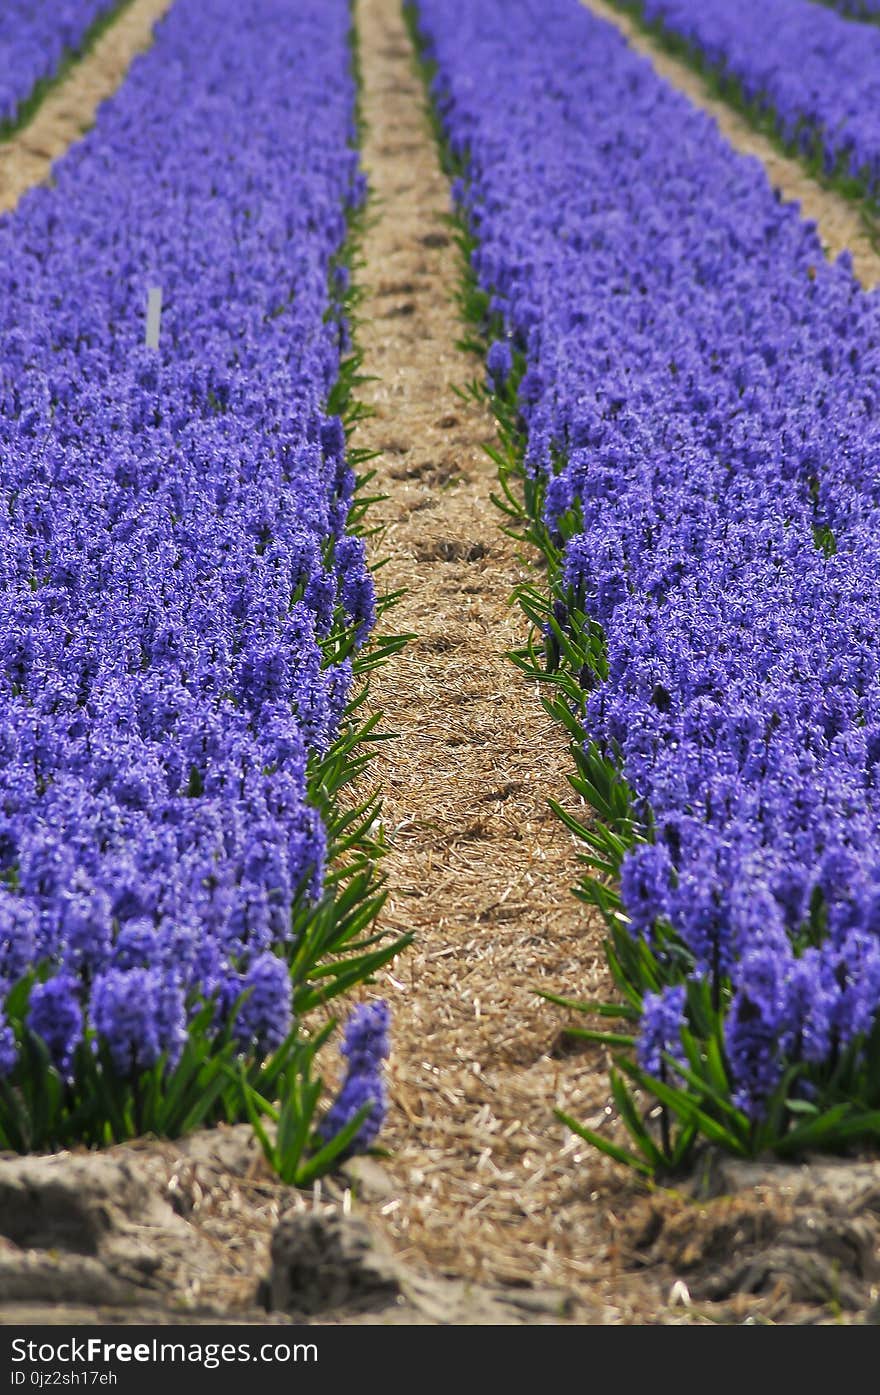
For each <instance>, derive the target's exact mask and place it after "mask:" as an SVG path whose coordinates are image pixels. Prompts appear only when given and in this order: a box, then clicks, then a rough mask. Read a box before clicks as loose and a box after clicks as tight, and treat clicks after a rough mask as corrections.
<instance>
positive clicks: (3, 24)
mask: <svg viewBox="0 0 880 1395" xmlns="http://www.w3.org/2000/svg"><path fill="white" fill-rule="evenodd" d="M118 4H119V0H64V4H62V5H59V3H58V0H3V5H2V8H0V129H2V127H3V126H5V125H7V124H8V123H12V122H14V121H15V118H16V114H17V112H18V110H19V107H21V106H22V104H23V103H24V102H26V101H27V99H28V97H29V96H30V95H31V92H32V91H33V89H34V87H35V86H36V84H37V83H38V82H40V81H41V80H46V79H48V78H51V77H54V75H55V73H56V72H57V71H58V69H59V67H60V66H61V63H62V61H63V60H64V58H65V56H66V55H67V54H68V53H71V52H76V51H77V49H78V48H79V47H80V45H81V44H82V42H83V39H84V38H85V36H86V34H87V33H88V31H89V29H91V27H92V25H93V24H94V23H95V22H96V20H98V19H100V18H101V17H102V16H103V15H106V14H109V12H110V11H111V10H113V9H115V8H116V6H117V5H118Z"/></svg>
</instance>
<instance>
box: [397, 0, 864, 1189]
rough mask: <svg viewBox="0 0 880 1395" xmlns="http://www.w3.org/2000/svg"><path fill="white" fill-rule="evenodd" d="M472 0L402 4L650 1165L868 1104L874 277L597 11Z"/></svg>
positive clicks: (744, 1142) (813, 1133)
mask: <svg viewBox="0 0 880 1395" xmlns="http://www.w3.org/2000/svg"><path fill="white" fill-rule="evenodd" d="M502 8H503V7H502V6H501V5H500V4H499V5H494V6H493V5H492V4H489V5H485V6H482V7H480V9H479V11H474V10H472V9H471V7H469V6H468V5H466V4H464V3H456V2H455V0H423V3H421V4H420V5H419V9H418V12H419V19H420V23H421V25H422V35H423V41H424V44H425V54H426V57H427V58H428V59H429V60H430V62H431V64H432V65H433V67H434V68H435V69H436V73H435V76H434V80H433V87H432V92H433V96H434V100H435V103H436V106H437V110H438V113H439V116H440V120H441V122H442V129H443V133H444V136H445V139H446V142H447V147H448V151H449V156H450V159H451V161H452V163H453V165H454V166H455V167H457V168H458V170H459V178H458V183H457V197H458V201H459V206H460V208H461V210H462V216H463V220H464V223H465V226H466V229H467V235H468V237H469V239H470V243H469V245H472V251H471V257H470V264H471V268H472V272H473V276H474V281H475V293H474V305H473V307H472V308H473V309H475V311H476V313H477V315H478V316H480V315H481V316H482V324H483V328H485V327H486V326H487V325H489V326H491V327H492V330H493V332H494V334H495V336H496V337H495V339H494V342H493V343H492V345H491V347H490V349H489V353H488V359H487V363H488V369H489V374H490V378H491V381H492V385H493V388H494V391H495V393H496V395H497V397H498V406H499V410H500V413H501V416H502V420H506V422H507V426H508V444H509V446H511V448H512V451H513V460H514V468H515V464H516V459H517V447H518V445H519V437H520V436H521V446H522V450H523V457H522V458H523V468H524V479H523V484H524V486H525V492H526V499H527V501H528V503H529V505H530V507H531V510H532V519H531V520H530V522H531V523H532V536H533V537H535V538H536V539H538V540H540V541H542V542H543V544H544V547H545V551H547V554H548V557H549V558H550V562H551V567H552V568H553V569H554V570H555V572H556V584H555V590H554V596H553V601H552V607H551V608H550V609H549V610H548V611H547V613H546V617H545V633H546V636H547V653H548V659H549V664H550V667H551V668H558V667H560V666H561V667H562V668H563V669H565V668H567V669H568V671H569V682H568V685H567V686H566V687H565V688H564V692H565V700H566V704H569V703H570V705H573V706H574V708H575V710H576V711H579V713H580V717H579V732H580V740H581V741H582V742H583V743H584V744H583V748H582V749H581V751H580V753H579V760H580V765H581V775H580V780H579V782H578V784H577V786H576V787H577V788H578V789H579V790H580V792H581V793H583V794H585V795H586V796H587V797H588V798H589V799H590V801H591V802H592V803H593V805H594V807H595V809H596V811H597V813H599V814H600V816H601V817H603V819H604V822H605V827H606V832H605V834H604V835H603V834H602V833H601V832H600V833H597V831H596V829H595V828H589V829H588V828H584V829H582V830H581V831H582V832H583V834H584V836H585V837H586V838H587V839H588V840H589V842H590V844H591V846H592V848H593V850H594V856H593V860H594V872H595V873H596V874H597V876H596V879H594V881H593V883H592V891H593V895H594V896H595V898H596V899H597V900H598V902H599V904H600V905H601V906H602V907H603V909H604V910H605V911H606V914H607V915H608V919H609V926H610V928H611V933H612V939H613V944H614V948H613V950H612V959H613V963H614V966H615V969H616V972H617V977H618V981H619V985H620V987H621V989H622V990H623V992H624V994H625V996H626V1000H627V1001H626V1003H625V1004H624V1005H623V1006H622V1007H621V1008H620V1009H619V1012H618V1015H619V1016H620V1017H622V1018H624V1019H625V1020H631V1021H632V1022H633V1024H634V1026H635V1031H634V1032H633V1034H632V1037H629V1036H627V1035H626V1033H618V1034H611V1036H605V1034H602V1033H599V1034H598V1035H599V1036H600V1038H602V1037H604V1039H606V1040H609V1041H611V1042H612V1043H613V1044H614V1045H617V1046H622V1047H626V1046H628V1045H629V1044H630V1043H631V1042H632V1044H633V1045H634V1046H635V1055H636V1063H634V1062H633V1061H632V1059H629V1058H626V1057H624V1058H623V1059H622V1067H623V1069H624V1070H625V1071H627V1072H628V1073H629V1074H630V1075H631V1076H632V1077H633V1078H634V1079H635V1081H636V1082H637V1083H638V1084H640V1085H642V1086H647V1087H649V1088H651V1089H652V1090H653V1092H654V1093H655V1094H657V1095H658V1096H659V1098H660V1099H661V1100H662V1101H663V1103H664V1105H665V1106H666V1110H667V1111H668V1113H670V1114H672V1115H673V1116H674V1117H675V1118H677V1119H678V1122H679V1125H680V1129H679V1132H678V1133H677V1134H676V1133H674V1132H671V1131H670V1128H669V1122H670V1121H669V1118H668V1117H665V1118H664V1125H665V1127H664V1129H663V1137H662V1140H661V1139H654V1138H653V1137H652V1136H651V1135H650V1134H649V1132H648V1130H647V1129H646V1128H645V1127H644V1126H643V1125H642V1124H641V1123H640V1121H639V1119H638V1115H637V1112H636V1111H635V1109H634V1108H633V1106H632V1102H631V1101H630V1100H629V1098H628V1096H626V1094H625V1087H624V1085H623V1081H622V1080H621V1079H620V1078H619V1077H617V1078H616V1085H617V1087H618V1094H619V1098H620V1102H621V1108H622V1109H623V1111H624V1113H625V1114H626V1115H627V1116H628V1117H629V1119H630V1121H631V1122H632V1125H633V1133H634V1138H635V1142H636V1143H637V1144H638V1145H639V1147H640V1149H641V1151H642V1154H643V1158H642V1161H643V1162H646V1163H647V1164H648V1165H651V1166H654V1165H657V1164H659V1163H660V1162H665V1163H667V1164H671V1163H675V1162H677V1161H679V1160H680V1158H681V1157H682V1156H684V1155H685V1154H686V1152H687V1150H688V1149H689V1147H690V1145H691V1144H692V1142H693V1139H694V1137H695V1135H696V1133H697V1132H702V1133H704V1134H706V1135H708V1136H709V1137H711V1138H713V1139H715V1140H723V1141H724V1142H725V1143H726V1144H727V1145H728V1146H729V1147H731V1148H732V1149H734V1150H737V1151H742V1152H750V1151H760V1150H761V1149H762V1148H763V1147H766V1146H772V1147H776V1148H778V1149H780V1150H783V1151H784V1150H789V1149H794V1148H796V1147H802V1146H804V1145H805V1144H806V1143H807V1141H809V1140H819V1139H825V1140H826V1141H828V1140H830V1139H831V1138H832V1137H837V1138H841V1137H845V1136H846V1135H847V1134H849V1133H851V1132H852V1133H855V1132H859V1131H868V1132H870V1131H875V1130H876V1128H877V1123H878V1117H880V1116H878V1115H877V1114H875V1113H874V1110H875V1109H876V1106H877V1104H878V1103H880V1100H878V1098H877V1086H876V1079H875V1071H874V1062H875V1061H876V1059H877V1052H878V1047H880V1033H878V1031H877V1028H876V1025H875V1023H876V1016H877V1007H878V992H880V949H878V942H877V938H876V932H877V926H878V919H877V917H878V908H880V900H878V889H880V862H878V858H877V848H878V833H880V826H878V802H877V792H876V774H875V772H876V761H877V756H878V746H877V733H878V731H880V727H878V716H880V709H878V699H880V682H878V679H880V649H878V642H877V635H876V627H875V624H874V620H873V617H875V616H876V614H877V607H878V602H880V593H878V584H880V554H878V548H877V537H876V525H877V513H876V510H877V503H878V500H877V483H876V481H877V461H878V458H880V457H878V434H877V424H876V401H875V396H874V392H873V390H872V389H871V387H870V382H871V379H872V378H873V375H874V374H875V373H876V362H877V355H878V350H880V316H878V305H877V301H876V298H875V297H873V298H872V297H868V296H865V295H864V294H863V292H862V291H861V289H860V288H859V286H858V285H857V283H856V282H855V281H854V279H853V277H852V276H851V274H850V271H849V267H848V265H847V263H846V261H845V260H842V261H841V262H840V263H838V264H837V265H834V266H831V265H828V264H827V263H826V262H825V260H824V257H823V255H822V252H821V248H820V246H819V244H818V241H817V239H816V237H815V234H814V232H813V231H812V230H811V229H810V228H809V227H808V226H807V225H805V224H803V223H802V222H801V221H800V220H799V218H798V216H797V212H796V210H795V209H794V208H792V207H791V206H781V205H780V204H779V203H778V201H777V200H776V199H775V198H774V196H773V193H772V191H771V189H770V187H769V186H768V184H767V182H766V179H765V177H764V175H763V172H762V171H760V170H759V169H758V167H757V166H756V165H755V164H754V163H753V162H752V161H749V160H746V159H743V158H742V157H740V156H738V155H737V154H736V153H735V152H733V151H732V150H731V149H730V147H728V146H727V145H726V143H725V142H724V141H723V140H722V139H721V138H720V137H719V136H718V134H717V131H716V130H715V128H714V127H713V126H712V124H711V123H710V122H709V121H708V119H707V118H705V117H704V116H703V115H702V113H698V112H696V111H695V110H694V109H693V108H692V107H691V106H690V105H689V104H688V103H687V102H686V101H685V100H684V99H682V98H681V97H679V96H678V94H676V93H674V92H673V91H672V90H671V89H669V88H668V87H667V86H666V85H665V84H663V83H662V82H660V81H659V80H658V79H657V78H656V77H655V76H654V74H653V72H652V70H651V69H650V67H649V65H648V64H647V63H646V62H645V61H643V60H641V59H639V58H637V57H636V56H634V55H633V53H632V52H631V50H630V49H629V48H628V47H627V46H626V45H625V43H624V42H623V41H622V39H621V38H620V36H619V35H618V34H617V33H616V32H615V31H612V30H611V29H610V28H609V26H607V25H605V24H603V23H601V22H597V21H596V20H594V19H593V18H592V17H590V16H589V15H587V14H585V13H583V12H582V11H580V10H579V9H578V8H577V7H576V6H572V5H570V4H568V3H567V0H557V2H556V3H553V4H549V5H547V4H543V3H542V4H541V5H538V4H537V3H535V4H529V3H524V4H522V5H519V6H517V7H516V11H515V17H514V15H513V14H512V13H510V12H508V11H507V10H506V9H505V15H504V22H503V23H502V16H501V9H502ZM801 8H802V9H804V10H805V11H806V14H807V17H810V16H812V15H813V11H812V9H811V8H810V7H808V6H802V7H801ZM700 13H701V14H705V13H706V10H705V7H702V8H701V10H700ZM817 13H818V16H819V20H820V21H822V22H824V20H825V18H826V16H825V14H824V12H822V11H818V12H817ZM847 32H850V31H849V30H848V31H847ZM487 73H488V74H491V82H488V83H487V82H486V81H485V75H486V74H487ZM535 525H537V526H535ZM530 604H531V606H532V607H534V606H535V604H536V601H535V597H534V595H532V596H531V597H530ZM608 874H610V875H611V877H612V878H613V879H614V880H616V879H617V876H618V875H619V880H620V895H619V897H618V895H617V893H616V892H614V891H613V890H612V889H610V888H609V885H608ZM621 912H622V915H621ZM609 1010H610V1011H614V1008H613V1006H611V1007H609Z"/></svg>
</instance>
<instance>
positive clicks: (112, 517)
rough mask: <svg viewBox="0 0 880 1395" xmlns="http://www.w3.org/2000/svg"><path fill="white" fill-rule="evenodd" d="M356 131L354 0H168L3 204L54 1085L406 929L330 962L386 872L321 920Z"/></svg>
mask: <svg viewBox="0 0 880 1395" xmlns="http://www.w3.org/2000/svg"><path fill="white" fill-rule="evenodd" d="M181 94H185V100H182V97H181ZM355 146H356V122H355V81H354V77H353V75H352V71H351V62H350V51H349V13H348V5H347V4H346V3H345V0H330V2H329V3H328V0H321V3H309V4H304V5H300V6H296V7H294V8H291V7H290V6H289V5H288V4H286V3H284V0H253V3H252V4H250V5H249V6H247V7H246V8H242V7H241V6H240V5H238V3H237V0H212V3H211V4H210V5H205V4H204V3H201V2H200V0H178V3H177V4H176V5H175V6H174V7H173V9H172V10H171V11H170V12H169V14H168V15H167V16H166V18H165V19H164V20H163V21H162V22H161V24H160V25H159V26H158V28H157V32H156V42H155V45H154V47H153V48H152V49H151V50H150V51H149V53H147V54H145V55H143V56H141V57H139V58H137V59H136V60H135V62H134V64H133V65H132V68H131V70H130V73H129V76H128V78H127V80H126V82H125V83H124V85H123V87H122V88H121V89H120V90H119V92H118V93H117V94H116V96H115V97H114V98H113V99H112V100H110V101H109V102H107V103H106V104H105V105H104V106H103V107H102V109H101V112H100V115H99V119H98V122H97V124H96V126H95V128H94V129H93V130H92V132H91V133H90V134H89V135H88V136H87V137H86V139H85V140H83V141H82V142H81V143H80V144H79V145H77V146H76V147H75V148H73V149H72V150H71V151H70V152H69V153H68V155H67V156H66V157H65V158H64V159H63V160H62V161H61V162H60V164H59V165H58V166H57V167H56V171H55V187H53V188H51V189H49V188H39V189H35V190H33V191H31V192H30V193H29V194H27V195H25V197H24V198H23V199H22V200H21V203H20V205H19V207H18V209H17V211H16V212H15V214H14V215H11V216H8V217H5V218H3V219H2V220H0V346H2V347H0V484H2V492H3V498H4V500H5V501H6V510H5V514H4V518H3V521H2V525H0V693H2V708H0V751H2V769H0V876H2V879H3V883H4V885H3V888H2V890H0V989H2V990H3V991H4V993H6V992H11V994H12V996H11V998H10V1003H11V1004H12V1005H13V1006H12V1007H10V1008H9V1009H8V1011H9V1014H10V1021H12V1022H13V1025H14V1027H15V1031H14V1032H13V1027H12V1026H10V1025H9V1024H6V1025H4V1026H3V1027H2V1030H0V1065H2V1069H3V1071H5V1072H13V1079H14V1078H15V1074H14V1073H15V1072H16V1070H19V1071H20V1070H24V1069H25V1064H23V1061H24V1057H23V1055H22V1054H21V1053H22V1052H24V1050H25V1046H27V1044H28V1043H29V1042H32V1041H33V1040H34V1039H36V1040H37V1041H38V1042H39V1041H42V1043H43V1046H44V1047H45V1048H46V1049H47V1050H48V1052H49V1056H50V1057H51V1061H52V1063H53V1065H54V1067H55V1069H56V1070H57V1071H58V1073H59V1076H60V1077H61V1078H62V1079H67V1080H70V1079H71V1078H72V1077H74V1076H76V1075H77V1072H80V1073H82V1071H86V1073H87V1072H88V1070H89V1069H91V1067H90V1066H89V1062H90V1061H91V1060H92V1059H93V1056H94V1053H95V1052H96V1051H99V1052H100V1053H103V1056H102V1059H103V1062H104V1067H105V1068H106V1070H107V1071H109V1072H110V1073H111V1074H112V1073H113V1072H115V1073H116V1074H117V1075H118V1077H119V1078H120V1079H126V1078H129V1077H131V1078H133V1079H136V1078H137V1077H138V1074H139V1073H140V1072H142V1071H150V1070H154V1069H158V1070H160V1071H161V1070H162V1069H164V1065H167V1067H168V1068H169V1069H173V1068H174V1066H175V1063H176V1062H178V1061H179V1060H180V1059H181V1056H182V1053H184V1052H185V1048H186V1043H187V1041H188V1039H189V1037H190V1034H191V1032H192V1029H193V1020H194V1014H196V1015H197V1020H198V1023H199V1024H200V1026H199V1030H200V1031H201V1032H202V1033H203V1034H204V1033H207V1034H208V1036H210V1035H211V1034H212V1033H213V1034H214V1035H215V1036H217V1037H218V1038H219V1039H220V1040H221V1041H222V1040H223V1039H224V1035H228V1032H229V1021H230V1017H231V1015H233V1014H234V1010H235V1013H237V1015H235V1016H234V1026H233V1028H232V1038H233V1042H234V1045H235V1047H236V1049H237V1050H238V1051H240V1052H244V1053H245V1054H246V1055H247V1056H248V1059H251V1058H253V1059H259V1058H261V1057H263V1056H264V1055H265V1054H266V1053H269V1052H272V1051H273V1050H275V1049H276V1048H281V1047H282V1046H283V1044H284V1042H285V1041H286V1040H287V1039H288V1033H289V1032H290V1029H291V1025H292V1020H293V1018H294V1016H295V1015H296V1013H297V1011H298V1009H299V1007H300V1005H301V1004H300V1003H299V1002H298V1000H297V999H296V997H294V998H293V999H292V990H296V991H298V992H299V995H300V998H301V999H302V1003H305V1004H307V1003H308V1002H311V1001H316V1000H318V999H320V998H321V997H322V995H323V996H324V997H330V996H333V993H335V992H337V991H341V990H342V989H344V988H345V987H346V986H350V985H351V984H352V983H354V982H357V981H358V980H359V979H360V978H363V976H364V973H365V972H366V967H368V965H369V963H372V962H375V961H376V960H379V959H381V957H382V955H383V954H384V953H385V951H383V950H376V949H374V950H373V951H372V954H373V959H372V960H370V959H369V956H367V958H364V956H363V954H361V955H360V956H359V957H358V956H355V959H356V962H355V960H351V961H345V960H343V961H340V962H337V964H336V968H335V969H334V968H331V967H329V966H328V962H327V961H328V959H329V958H330V957H332V954H333V951H340V950H351V949H352V947H353V946H357V945H362V943H363V931H364V927H365V926H367V925H368V923H369V918H370V917H369V913H370V911H371V910H373V911H374V910H375V899H373V900H372V901H368V902H367V903H366V904H365V905H361V904H360V901H362V900H363V898H364V896H366V895H367V893H368V892H369V889H370V887H371V885H372V883H371V881H370V877H369V875H368V874H367V873H366V872H365V871H364V872H362V873H361V874H359V877H358V878H356V879H355V883H356V884H355V885H354V887H351V886H349V887H348V888H347V889H345V890H343V891H340V890H339V888H340V886H341V885H342V884H341V883H339V882H338V874H335V875H334V879H333V881H332V883H331V885H333V886H335V887H336V891H335V892H334V895H336V896H337V900H338V904H337V905H336V906H335V908H334V907H332V906H331V907H330V908H329V910H327V913H326V914H325V913H324V911H323V910H322V911H321V913H320V915H319V916H318V919H317V920H316V919H315V915H316V914H317V912H316V909H315V908H316V907H318V908H320V907H321V906H322V905H323V902H322V900H321V898H322V895H323V888H324V880H325V872H326V870H327V865H326V864H327V840H328V826H327V824H326V822H325V819H324V817H322V812H321V810H319V808H318V807H316V804H315V798H316V797H317V798H318V801H319V803H320V804H321V806H322V809H324V810H330V811H331V812H332V798H333V796H334V794H335V789H336V785H337V784H338V783H340V782H341V781H342V780H343V779H344V778H346V774H345V772H346V770H347V769H348V768H349V766H350V765H351V762H352V760H353V759H356V758H355V757H353V755H352V751H351V750H350V749H349V747H348V746H347V745H345V743H343V749H342V750H341V751H339V752H337V751H336V747H335V746H334V743H335V742H336V741H337V738H338V737H339V736H340V727H341V723H342V722H343V720H344V719H346V713H347V711H348V704H349V699H350V696H351V680H352V665H353V662H356V655H357V653H358V650H359V647H360V646H361V644H362V642H363V640H364V639H365V637H366V635H367V633H368V631H369V630H370V627H371V626H372V623H373V620H374V616H375V611H376V600H375V593H374V585H373V581H372V577H371V574H370V572H369V570H368V568H367V566H366V561H365V553H364V546H363V541H362V539H361V538H360V537H358V536H355V535H353V534H352V533H351V532H349V531H347V530H346V521H347V519H348V517H349V512H350V509H351V506H352V499H353V495H354V491H355V488H356V479H355V474H354V471H353V468H352V465H351V463H350V461H349V459H348V458H347V454H346V430H345V426H344V422H343V419H342V418H341V417H340V415H339V414H338V410H337V409H338V408H339V407H340V404H341V402H342V399H343V398H344V396H345V382H344V378H345V372H344V367H343V368H341V364H342V359H343V356H344V355H346V354H348V353H349V349H350V346H349V341H348V330H347V323H346V320H345V317H344V314H343V312H342V309H341V304H342V301H343V300H344V298H345V295H346V291H347V284H348V271H347V268H346V266H345V265H344V264H343V262H342V261H341V260H340V256H341V253H342V248H343V243H344V240H345V238H346V231H347V217H348V216H349V215H353V213H354V211H355V210H356V209H357V208H358V207H359V206H360V205H361V203H362V201H363V196H364V187H363V176H362V175H361V174H360V173H359V172H358V155H357V150H356V148H355ZM151 286H158V287H160V288H161V289H162V292H163V298H164V299H163V312H162V320H161V338H160V345H159V349H158V350H157V351H156V350H152V349H148V348H147V347H145V344H144V308H145V304H146V300H147V291H148V288H149V287H151ZM328 287H329V288H331V289H328ZM341 371H342V373H343V376H342V378H341V377H340V373H341ZM340 739H341V738H340ZM328 763H329V764H328ZM328 801H330V802H329V803H328ZM339 826H340V830H341V832H340V839H341V841H342V843H344V844H345V845H346V846H348V845H350V844H353V843H354V842H355V837H354V835H355V834H356V832H357V824H356V822H355V821H353V816H349V817H348V818H347V821H346V820H345V819H343V820H342V821H341V823H340V825H339ZM359 898H360V901H359ZM325 909H326V908H325ZM345 963H348V968H347V969H345V967H344V965H345ZM322 965H323V967H322ZM34 971H36V973H37V980H38V981H37V982H36V983H35V984H33V986H31V978H32V975H33V972H34ZM346 975H347V977H346ZM22 976H25V977H24V979H23V978H22ZM29 976H30V977H29ZM316 980H317V981H316ZM16 985H18V986H17V987H16ZM242 994H245V995H246V996H245V997H244V999H242ZM200 1004H208V1005H209V1006H208V1008H207V1015H206V1014H205V1011H204V1010H201V1011H200V1006H199V1005H200ZM13 1008H14V1011H13ZM230 1049H231V1046H230ZM28 1050H30V1047H28ZM163 1063H164V1065H163ZM217 1088H218V1089H219V1088H220V1086H219V1084H218V1086H217ZM5 1098H6V1102H7V1104H9V1101H10V1098H11V1097H10V1096H9V1092H8V1091H7V1093H6V1097H5ZM141 1103H143V1101H141ZM11 1107H12V1106H11V1105H10V1108H11ZM9 1117H10V1116H9V1115H7V1123H8V1120H9ZM130 1124H131V1121H130V1120H128V1121H125V1120H123V1121H122V1123H121V1124H120V1126H119V1128H116V1127H115V1124H114V1125H113V1128H112V1129H111V1132H113V1131H115V1132H116V1133H117V1135H118V1134H119V1133H124V1132H125V1131H126V1130H127V1129H128V1128H129V1126H130ZM9 1127H10V1128H11V1127H12V1125H9ZM108 1127H109V1125H108ZM134 1127H135V1129H136V1127H137V1121H136V1120H135V1123H134ZM16 1146H17V1145H16Z"/></svg>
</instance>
